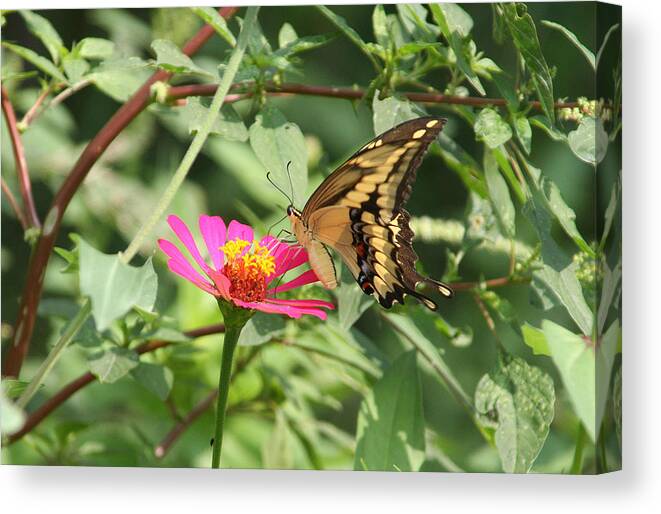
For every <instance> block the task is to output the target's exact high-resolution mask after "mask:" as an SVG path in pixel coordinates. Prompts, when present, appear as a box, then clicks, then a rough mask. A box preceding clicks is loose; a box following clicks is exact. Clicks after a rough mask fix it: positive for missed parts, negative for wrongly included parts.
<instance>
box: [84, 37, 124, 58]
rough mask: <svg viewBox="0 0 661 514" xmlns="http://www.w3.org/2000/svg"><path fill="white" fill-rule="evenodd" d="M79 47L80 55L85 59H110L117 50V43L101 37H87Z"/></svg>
mask: <svg viewBox="0 0 661 514" xmlns="http://www.w3.org/2000/svg"><path fill="white" fill-rule="evenodd" d="M77 48H78V55H80V57H82V58H84V59H108V58H110V57H112V54H113V53H114V52H115V43H113V42H112V41H109V40H108V39H103V38H99V37H86V38H85V39H83V40H81V42H80V43H78V45H77Z"/></svg>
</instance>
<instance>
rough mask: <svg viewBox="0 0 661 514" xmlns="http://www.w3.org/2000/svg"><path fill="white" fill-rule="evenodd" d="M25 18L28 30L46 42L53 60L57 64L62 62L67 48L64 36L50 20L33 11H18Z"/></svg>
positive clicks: (45, 44)
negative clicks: (63, 41)
mask: <svg viewBox="0 0 661 514" xmlns="http://www.w3.org/2000/svg"><path fill="white" fill-rule="evenodd" d="M18 12H19V14H20V15H21V16H22V17H23V19H24V20H25V24H26V25H27V27H28V30H29V31H30V32H32V33H33V34H34V35H35V36H37V37H38V38H39V39H40V40H41V42H42V43H43V44H44V46H45V47H46V49H47V50H48V53H49V54H50V56H51V59H52V61H53V62H54V63H55V64H58V63H59V62H60V58H61V57H63V56H64V55H65V54H66V52H67V49H66V48H65V46H64V44H63V43H62V38H61V37H60V35H59V34H58V33H57V31H56V30H55V28H54V27H53V25H52V24H51V22H50V21H48V20H47V19H46V18H44V17H43V16H41V15H39V14H37V13H35V12H33V11H18Z"/></svg>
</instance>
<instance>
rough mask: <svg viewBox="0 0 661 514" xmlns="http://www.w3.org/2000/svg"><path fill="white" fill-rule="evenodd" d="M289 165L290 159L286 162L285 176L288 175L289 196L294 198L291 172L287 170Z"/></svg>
mask: <svg viewBox="0 0 661 514" xmlns="http://www.w3.org/2000/svg"><path fill="white" fill-rule="evenodd" d="M290 167H291V161H289V162H288V163H287V177H289V190H290V191H291V197H292V200H293V198H294V183H293V182H292V180H291V173H290V172H289V168H290Z"/></svg>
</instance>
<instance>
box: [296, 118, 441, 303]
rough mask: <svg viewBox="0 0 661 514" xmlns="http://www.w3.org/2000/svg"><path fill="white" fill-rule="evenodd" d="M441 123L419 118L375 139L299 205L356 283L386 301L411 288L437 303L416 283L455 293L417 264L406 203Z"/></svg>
mask: <svg viewBox="0 0 661 514" xmlns="http://www.w3.org/2000/svg"><path fill="white" fill-rule="evenodd" d="M444 123H445V120H444V119H442V118H434V117H424V118H418V119H415V120H411V121H407V122H405V123H402V124H401V125H398V126H397V127H395V128H393V129H391V130H389V131H387V132H385V133H383V134H381V135H380V136H378V137H376V138H374V139H373V140H372V141H370V142H369V143H368V144H366V145H365V146H364V147H363V148H361V149H360V150H359V151H358V152H356V153H355V154H354V155H352V156H351V157H350V158H349V159H348V160H347V162H346V163H344V164H343V165H342V166H340V167H339V168H338V169H337V170H336V171H334V172H333V173H332V174H331V175H329V176H328V177H327V178H326V180H324V182H322V184H321V185H320V186H319V188H318V189H317V191H315V193H314V194H313V195H312V197H311V198H310V200H309V201H308V203H307V204H306V206H305V208H304V209H303V212H302V221H303V224H304V226H305V227H307V229H308V231H309V233H310V234H311V237H312V239H313V240H317V241H319V242H321V243H323V244H325V245H328V246H330V247H332V248H333V249H335V250H336V251H337V252H338V253H339V254H340V256H341V257H342V260H343V261H344V262H345V264H346V265H347V267H348V268H349V270H350V271H351V273H352V274H353V276H354V278H355V279H356V280H357V282H358V284H359V285H360V287H361V289H362V290H363V291H364V292H365V293H366V294H375V295H376V297H377V299H378V301H379V303H380V304H381V305H382V306H384V307H386V308H389V307H391V306H392V304H393V303H394V302H395V301H397V302H399V303H403V301H404V295H405V294H408V295H411V296H414V297H416V298H417V299H418V300H420V301H421V302H423V303H424V304H425V305H426V306H427V307H429V308H430V309H436V304H435V303H434V302H433V301H432V300H431V299H429V298H427V297H426V296H424V295H422V294H420V293H419V292H417V291H416V290H415V287H416V285H417V284H418V283H420V282H425V283H427V284H428V285H431V286H433V287H434V288H436V289H437V290H438V291H439V292H441V294H443V295H444V296H447V297H450V296H452V290H451V289H450V288H449V287H448V286H447V285H445V284H443V283H441V282H437V281H435V280H432V279H430V278H427V277H424V276H422V275H420V274H419V273H418V272H417V271H416V270H415V262H416V261H417V259H418V257H417V255H416V254H415V252H414V250H413V247H412V240H413V231H412V230H411V229H410V227H409V219H410V216H409V214H408V212H406V210H404V208H403V206H404V204H405V202H406V201H407V200H408V198H409V196H410V194H411V186H412V184H413V181H414V180H415V173H416V170H417V168H418V166H419V165H420V162H421V160H422V157H423V155H424V153H425V151H426V150H427V147H428V146H429V144H430V143H431V142H432V141H434V140H435V139H436V137H437V136H438V133H439V132H440V130H441V129H442V128H443V125H444Z"/></svg>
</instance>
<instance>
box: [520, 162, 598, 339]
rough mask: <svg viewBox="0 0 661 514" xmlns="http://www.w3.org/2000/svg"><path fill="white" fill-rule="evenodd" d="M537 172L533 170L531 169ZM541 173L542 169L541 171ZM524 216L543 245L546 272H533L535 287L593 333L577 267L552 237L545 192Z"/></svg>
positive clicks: (534, 196)
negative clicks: (559, 304)
mask: <svg viewBox="0 0 661 514" xmlns="http://www.w3.org/2000/svg"><path fill="white" fill-rule="evenodd" d="M531 169H533V168H531ZM537 171H539V170H537ZM532 193H533V194H532V197H531V199H530V201H529V202H528V203H527V204H526V205H525V206H524V213H525V214H526V216H527V217H528V219H529V220H530V221H531V222H532V224H533V226H534V227H535V229H536V231H537V235H538V237H539V239H540V241H541V243H542V260H543V262H544V266H543V267H542V269H540V270H537V271H535V272H534V273H533V286H534V287H536V288H539V289H541V291H542V292H543V296H547V297H548V296H549V295H550V298H552V299H554V300H555V301H558V302H560V303H562V304H563V305H564V306H565V307H566V309H567V312H569V315H570V316H571V317H572V318H573V319H574V321H575V322H576V324H577V325H578V326H579V328H580V329H581V331H582V332H583V333H584V334H591V333H592V323H593V314H592V311H591V309H590V307H589V306H588V304H587V303H586V301H585V297H584V296H583V291H582V289H581V285H580V283H579V281H578V278H577V277H576V270H577V265H576V263H574V262H573V260H572V259H571V258H569V256H567V254H566V253H565V252H564V251H563V250H562V248H560V247H559V246H558V244H557V243H556V242H555V240H554V239H553V237H552V235H551V226H552V224H551V217H550V213H549V209H548V207H547V202H546V200H545V198H544V197H543V195H542V193H541V191H540V190H539V189H537V188H535V189H534V190H533V191H532Z"/></svg>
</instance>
